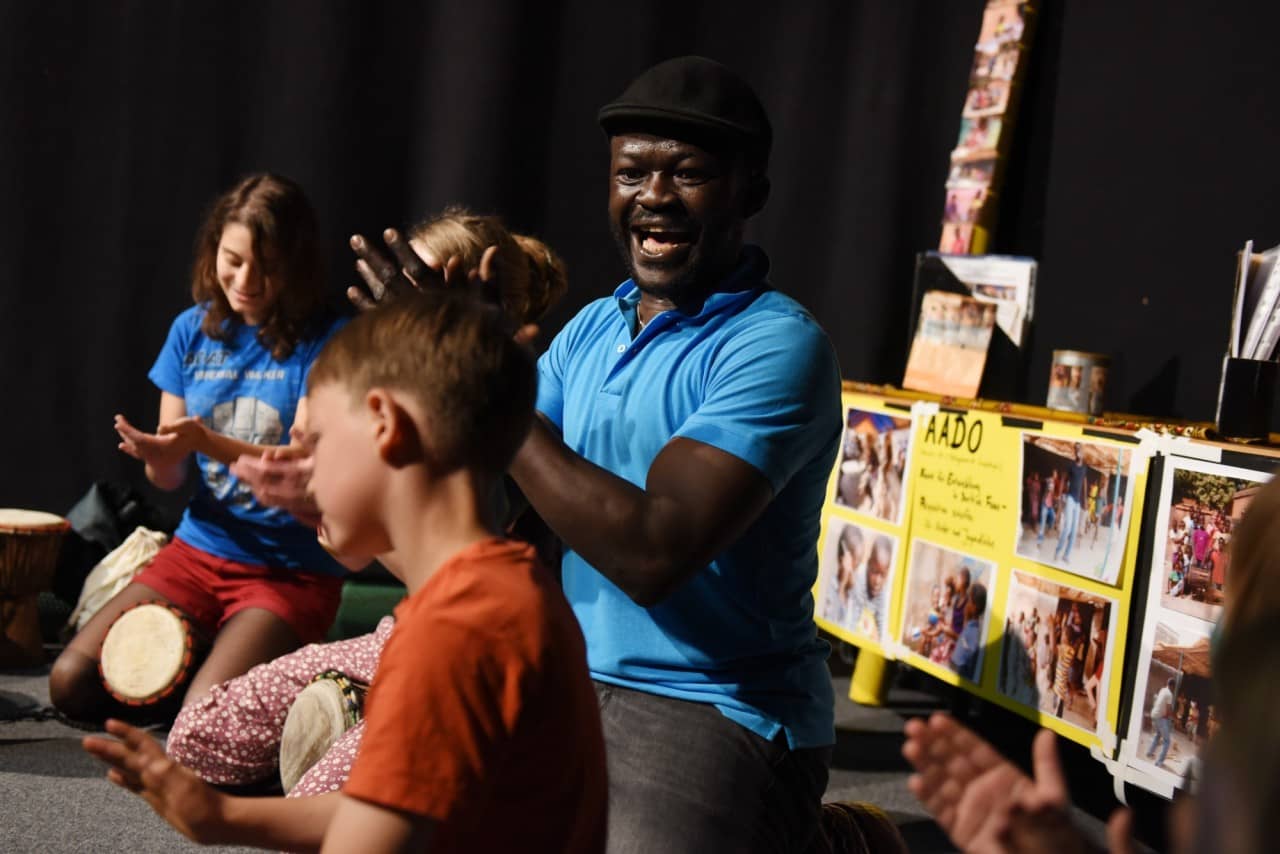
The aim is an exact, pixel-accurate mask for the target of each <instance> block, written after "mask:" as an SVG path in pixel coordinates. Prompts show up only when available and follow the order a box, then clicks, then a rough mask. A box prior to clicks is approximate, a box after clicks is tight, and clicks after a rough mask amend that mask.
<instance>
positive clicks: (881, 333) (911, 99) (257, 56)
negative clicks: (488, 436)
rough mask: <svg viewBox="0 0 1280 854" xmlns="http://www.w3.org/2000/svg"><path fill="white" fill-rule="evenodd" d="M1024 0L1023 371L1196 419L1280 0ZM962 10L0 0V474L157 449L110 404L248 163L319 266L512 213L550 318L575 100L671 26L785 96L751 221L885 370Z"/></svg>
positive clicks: (4, 488)
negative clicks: (204, 222)
mask: <svg viewBox="0 0 1280 854" xmlns="http://www.w3.org/2000/svg"><path fill="white" fill-rule="evenodd" d="M1043 5H1044V8H1043V10H1042V15H1041V21H1040V27H1039V31H1038V33H1037V38H1036V43H1035V44H1034V46H1033V50H1032V59H1031V66H1032V67H1031V73H1030V76H1029V78H1028V80H1027V85H1026V87H1025V92H1024V98H1023V103H1022V112H1021V121H1020V122H1019V124H1018V126H1017V127H1016V131H1015V133H1016V146H1015V150H1014V152H1013V157H1012V162H1011V166H1010V170H1009V181H1008V184H1007V185H1006V189H1005V193H1004V200H1003V207H1002V220H1001V225H1000V228H999V230H998V232H997V239H996V243H995V246H994V249H996V250H999V251H1007V252H1018V253H1024V254H1030V255H1033V256H1035V257H1037V258H1039V259H1040V261H1041V264H1042V267H1041V276H1040V289H1039V299H1038V305H1037V324H1036V327H1035V330H1034V332H1033V335H1032V338H1031V344H1030V351H1029V359H1028V367H1027V371H1026V375H1025V380H1024V383H1023V388H1022V397H1023V399H1025V400H1028V401H1031V402H1042V401H1043V396H1044V389H1045V387H1046V385H1047V376H1048V364H1049V352H1050V351H1051V350H1052V349H1055V348H1073V349H1086V350H1098V351H1103V352H1109V353H1112V354H1114V356H1115V357H1116V360H1117V370H1116V372H1115V376H1114V377H1113V383H1112V393H1111V395H1110V400H1109V403H1110V406H1111V408H1114V409H1121V410H1137V411H1144V412H1149V413H1155V414H1164V415H1182V416H1187V417H1196V418H1210V417H1212V415H1213V406H1214V401H1215V395H1216V387H1217V374H1218V367H1219V360H1220V358H1221V354H1222V351H1223V348H1224V346H1225V339H1226V334H1227V325H1228V318H1229V303H1230V294H1231V280H1232V274H1233V270H1234V265H1235V262H1234V252H1235V251H1236V250H1238V249H1239V247H1240V246H1241V245H1242V244H1243V242H1244V240H1245V239H1246V238H1249V237H1252V238H1254V239H1255V240H1256V241H1257V242H1258V244H1259V245H1260V246H1264V247H1265V246H1270V245H1273V244H1275V243H1277V242H1280V178H1277V175H1278V174H1280V170H1278V169H1277V168H1276V152H1277V151H1278V150H1280V148H1278V147H1277V146H1276V142H1277V131H1276V124H1277V120H1276V119H1275V118H1274V116H1275V110H1274V106H1273V104H1272V103H1270V102H1271V101H1274V98H1275V94H1276V93H1275V91H1274V87H1275V86H1276V83H1277V81H1280V54H1277V52H1276V51H1275V50H1274V45H1273V42H1274V38H1273V34H1274V33H1275V32H1277V31H1278V30H1280V5H1277V4H1274V3H1271V2H1255V3H1232V2H1222V3H1215V4H1191V3H1186V4H1169V3H1164V2H1159V3H1158V2H1129V3H1114V2H1107V0H1071V2H1069V3H1068V2H1067V0H1045V2H1044V4H1043ZM1176 7H1181V8H1176ZM981 9H982V2H981V0H949V2H940V1H939V0H935V1H934V2H927V0H917V1H916V2H908V0H894V2H889V0H867V2H846V0H838V1H837V0H832V2H825V3H820V2H812V3H809V2H805V3H789V4H783V3H777V2H758V1H757V0H733V2H727V0H726V2H695V1H694V0H682V1H681V2H648V3H643V2H638V3H631V4H613V3H599V2H593V0H564V2H550V0H549V1H548V2H543V3H532V2H515V0H510V2H503V0H469V2H466V3H457V2H422V3H413V4H410V3H404V4H400V3H394V4H393V3H373V2H360V3H357V2H336V0H331V1H330V2H314V0H297V2H289V0H275V2H257V3H226V2H219V3H215V2H162V0H155V1H154V2H119V0H115V2H99V3H81V2H74V3H73V2H49V0H40V2H16V1H15V0H0V69H2V70H0V129H2V132H0V181H2V182H3V184H2V185H0V268H2V269H3V271H4V274H5V276H6V279H7V280H6V281H5V282H4V284H3V287H2V288H0V390H2V392H3V399H4V401H6V404H7V411H6V412H5V413H4V416H3V418H0V455H2V456H0V471H2V472H3V475H2V476H0V506H18V507H27V508H37V509H46V510H52V511H55V512H63V511H65V510H66V509H67V508H68V507H69V506H70V504H71V503H72V502H73V501H74V500H75V499H76V498H78V497H79V496H80V495H81V494H82V493H83V492H84V490H85V489H86V488H87V487H88V485H89V484H90V483H91V482H92V481H93V480H95V479H99V478H111V479H117V480H128V481H131V482H133V483H136V484H141V483H142V482H143V477H142V472H141V466H139V465H138V464H137V463H135V462H134V461H132V460H130V459H129V458H127V457H125V456H123V455H122V454H120V453H119V452H118V451H117V450H116V448H115V445H116V438H115V435H114V433H113V431H112V429H111V416H112V414H113V413H115V412H122V413H124V414H126V415H127V416H128V417H130V418H131V419H134V420H136V421H137V422H138V423H140V424H142V425H146V426H152V425H153V424H154V419H155V416H156V412H157V402H158V393H157V392H156V390H155V389H154V388H153V387H152V386H151V385H150V383H149V382H148V381H147V379H146V373H147V370H148V369H149V368H150V366H151V363H152V360H153V359H154V358H155V355H156V353H157V352H158V349H159V347H160V344H161V342H162V341H163V340H164V336H165V333H166V331H167V329H168V326H169V323H170V321H171V320H172V318H173V316H174V315H175V314H176V313H177V312H178V311H180V310H181V309H182V308H184V307H185V306H186V305H187V304H188V303H189V295H188V280H187V276H188V267H189V264H190V252H191V244H192V239H193V236H194V233H195V228H196V225H197V223H198V221H199V219H200V216H201V214H202V212H203V209H204V206H205V205H206V204H207V203H208V202H209V201H210V200H211V199H212V197H213V196H214V195H215V194H217V193H218V192H220V191H221V190H223V189H225V188H226V187H227V186H229V185H230V184H231V183H233V182H234V181H235V180H236V179H237V178H238V177H239V176H241V175H242V174H244V173H247V172H251V171H257V170H264V169H266V170H274V171H279V172H283V173H285V174H288V175H290V176H292V177H294V178H296V179H297V180H298V181H300V182H301V183H302V184H303V186H305V187H306V188H307V190H308V192H309V194H310V195H311V197H312V200H313V201H314V202H315V204H316V206H317V207H318V209H319V211H320V214H321V219H322V223H323V228H324V232H325V234H326V235H327V238H328V241H329V246H330V249H331V251H330V255H329V260H330V271H331V276H332V279H331V281H332V286H333V290H334V294H335V299H337V298H339V297H338V294H339V292H340V291H341V289H342V288H343V287H344V286H345V285H346V284H349V283H351V282H352V281H353V280H354V274H353V273H352V272H351V267H350V263H351V258H350V255H349V253H348V252H347V250H346V237H347V236H348V235H349V234H351V233H352V232H355V231H363V232H365V233H376V232H377V231H378V230H379V229H380V228H381V227H383V226H384V225H390V224H401V225H402V224H406V223H408V222H409V221H411V220H414V219H417V218H420V217H421V216H423V215H425V214H427V213H429V212H431V211H435V210H437V209H439V208H440V207H442V206H443V205H445V204H446V203H450V202H463V203H466V204H468V205H470V206H471V207H473V208H474V209H477V210H481V211H493V212H498V213H501V214H503V215H504V216H505V217H506V218H507V220H508V221H509V223H510V224H511V225H513V226H514V227H516V228H518V229H521V230H526V231H529V232H532V233H535V234H538V235H539V236H541V237H543V238H544V239H546V240H547V241H548V242H550V243H551V244H552V245H553V246H555V247H557V248H558V249H559V250H560V251H561V253H562V254H563V255H564V256H565V258H566V259H567V261H568V263H569V265H570V272H571V278H572V287H571V290H570V294H569V297H568V298H567V299H566V301H565V303H564V304H563V306H561V307H560V308H559V309H558V310H556V311H555V312H554V313H553V315H552V316H551V317H550V318H549V320H548V323H547V324H546V330H547V333H548V334H550V333H552V332H554V331H555V330H556V329H558V328H559V327H560V325H561V324H563V322H564V321H565V320H566V319H567V318H568V317H569V316H570V315H571V314H572V313H573V312H574V311H576V310H577V309H578V308H579V307H580V306H581V305H583V304H584V303H585V302H586V301H587V300H589V299H592V298H594V297H596V296H600V295H603V294H606V293H608V292H609V291H610V290H611V289H612V288H613V287H614V286H615V285H616V283H617V282H618V281H619V280H620V278H621V277H622V276H623V272H622V266H621V263H620V262H619V260H618V259H617V257H616V254H615V252H614V249H613V247H612V242H611V240H610V238H609V236H608V227H607V223H606V220H605V216H604V213H605V211H604V207H605V204H604V203H605V189H606V176H607V161H606V146H605V141H604V138H603V136H602V134H601V133H600V131H599V130H598V128H597V126H596V124H595V118H594V117H595V111H596V109H597V108H598V107H599V106H600V105H601V104H603V103H605V102H606V101H608V100H609V99H611V98H612V97H613V96H615V95H616V94H617V93H618V92H619V91H620V90H621V89H622V87H623V86H624V85H625V84H626V82H627V81H628V80H629V79H630V78H631V77H633V76H634V75H635V74H636V73H638V72H639V71H640V70H642V69H643V68H645V67H647V66H648V65H650V64H651V63H653V62H656V61H658V60H661V59H664V58H667V57H670V56H674V55H679V54H683V53H701V54H704V55H707V56H710V57H713V58H715V59H718V60H720V61H722V62H725V63H727V64H729V65H731V66H734V67H736V68H737V69H739V70H740V71H741V72H742V73H743V74H745V75H746V76H747V77H748V78H749V79H751V80H752V81H753V83H754V84H755V85H756V87H757V88H758V90H759V92H760V94H761V96H762V98H763V99H764V101H765V103H766V105H767V106H768V107H769V109H770V111H771V114H772V117H773V120H774V124H775V127H776V131H777V133H776V136H777V144H776V148H775V153H774V157H773V160H772V164H771V174H772V178H773V185H774V192H773V196H772V198H771V200H770V203H769V205H768V206H767V207H766V209H765V211H764V212H763V213H762V214H761V215H760V216H759V217H757V219H756V220H755V221H754V222H753V225H752V228H751V237H752V239H754V240H757V241H758V242H760V243H762V244H763V245H764V246H765V247H766V248H767V249H768V250H769V252H770V254H771V256H772V258H773V261H774V277H773V278H774V281H775V284H777V285H778V286H779V287H780V288H782V289H784V290H786V291H788V292H790V293H791V294H792V295H794V296H795V297H796V298H798V299H799V300H800V301H801V302H803V303H804V304H806V305H807V306H809V307H810V308H811V309H812V310H813V311H814V312H815V314H816V315H817V316H818V318H819V319H820V320H821V321H822V323H823V324H824V325H825V326H826V328H827V330H828V331H829V333H830V335H831V337H832V340H833V341H834V342H835V344H836V347H837V349H838V351H839V355H840V361H841V365H842V368H843V372H844V375H845V376H846V377H848V378H851V379H864V380H871V381H877V382H894V381H897V380H899V379H900V378H901V373H902V368H903V363H904V356H905V343H906V342H905V337H906V329H907V322H908V311H909V302H910V290H911V270H912V265H913V257H914V254H915V253H916V252H917V251H919V250H922V249H928V248H932V247H933V246H934V245H935V244H936V243H937V238H938V233H939V224H938V222H939V218H940V215H941V210H942V200H943V187H942V184H943V181H944V180H945V176H946V171H947V155H948V152H949V151H950V149H951V147H952V146H953V145H954V142H955V138H956V135H957V132H958V127H959V121H960V108H961V103H962V100H963V97H964V92H965V89H966V78H967V74H968V70H969V67H970V64H971V60H972V51H973V42H974V40H975V38H976V35H977V31H978V25H979V21H980V17H981ZM168 500H169V501H171V502H173V501H177V498H170V499H168Z"/></svg>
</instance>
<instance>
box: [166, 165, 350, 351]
mask: <svg viewBox="0 0 1280 854" xmlns="http://www.w3.org/2000/svg"><path fill="white" fill-rule="evenodd" d="M229 223H239V224H241V225H243V226H245V227H246V228H248V229H249V233H250V234H252V235H253V252H254V255H255V256H257V258H258V260H259V261H260V262H261V264H262V270H263V275H265V276H267V277H269V278H271V279H273V280H274V281H275V283H276V285H277V286H278V287H279V296H278V297H277V298H276V301H275V304H274V305H272V306H271V310H270V313H269V314H268V315H267V317H266V319H265V320H264V321H263V323H262V325H261V327H260V328H259V329H258V341H259V342H260V343H261V344H262V346H263V347H266V348H267V349H268V350H270V351H271V355H272V357H274V358H275V359H276V360H277V361H283V360H285V359H287V358H288V357H289V355H290V354H291V353H292V352H293V349H294V347H295V346H297V344H298V342H299V341H302V340H304V339H307V338H310V337H313V336H314V335H316V334H317V333H318V332H319V331H320V330H321V329H322V328H323V321H324V320H325V319H326V317H327V315H328V313H329V312H328V304H327V302H326V299H325V292H324V277H323V273H322V270H323V265H322V263H321V260H320V241H319V234H318V232H319V227H318V225H317V221H316V213H315V210H314V209H313V208H312V207H311V202H309V201H308V200H307V197H306V195H305V194H304V193H303V192H302V188H301V187H299V186H298V185H297V184H296V183H294V182H293V181H291V180H289V179H288V178H285V177H282V176H280V175H272V174H267V173H261V174H257V175H250V176H249V177H247V178H244V179H243V180H241V181H240V183H238V184H236V185H235V186H234V187H232V188H231V189H230V190H228V191H227V192H225V193H223V194H222V195H221V196H219V197H218V198H217V200H216V201H214V203H213V205H212V206H211V207H210V209H209V212H208V213H207V214H206V215H205V218H204V222H203V223H202V224H201V226H200V230H199V232H197V234H196V245H195V263H194V264H193V265H192V270H191V296H192V298H193V299H194V300H195V301H196V303H197V304H198V305H204V306H205V307H206V308H207V313H206V314H205V318H204V321H203V323H202V324H201V329H202V330H203V332H204V334H205V335H208V336H209V337H210V338H215V339H217V340H219V341H227V340H230V338H231V337H232V335H234V334H235V331H236V329H237V328H238V327H239V325H240V323H241V322H242V321H241V319H240V317H239V315H237V314H236V313H235V312H234V311H233V310H232V309H231V306H230V304H229V303H228V302H227V298H226V295H225V294H224V293H223V292H222V286H221V285H220V284H219V283H218V276H217V258H218V243H219V242H220V241H221V239H222V231H223V229H224V228H226V226H227V225H228V224H229Z"/></svg>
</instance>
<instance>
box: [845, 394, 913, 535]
mask: <svg viewBox="0 0 1280 854" xmlns="http://www.w3.org/2000/svg"><path fill="white" fill-rule="evenodd" d="M910 453H911V419H910V418H906V417H898V416H894V415H886V414H884V413H880V412H867V411H866V410H862V409H854V408H853V407H850V408H849V410H848V412H846V414H845V428H844V441H843V442H842V443H841V450H840V474H839V475H838V476H837V477H836V494H835V503H836V504H839V505H840V506H842V507H848V508H850V509H851V510H855V511H857V512H858V513H865V514H866V515H868V516H874V517H875V518H877V519H882V520H884V521H885V522H890V523H892V524H894V525H900V524H902V511H903V499H902V488H903V483H904V482H905V480H906V473H907V462H908V458H909V456H910Z"/></svg>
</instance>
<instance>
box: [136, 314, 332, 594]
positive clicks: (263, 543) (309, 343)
mask: <svg viewBox="0 0 1280 854" xmlns="http://www.w3.org/2000/svg"><path fill="white" fill-rule="evenodd" d="M204 316H205V310H204V308H203V307H201V306H194V307H192V308H189V309H187V310H186V311H184V312H182V313H181V314H179V315H178V317H177V318H176V319H175V320H174V322H173V325H172V327H171V328H170V330H169V336H168V338H167V339H166V340H165V343H164V347H163V348H162V349H161V351H160V355H159V357H158V358H157V359H156V363H155V365H154V366H153V367H152V369H151V372H150V373H149V374H148V376H149V377H150V378H151V380H152V382H154V383H155V384H156V386H158V387H159V388H160V389H161V390H162V391H167V392H169V393H170V394H173V395H176V396H178V397H181V398H182V399H183V400H184V402H185V403H186V410H187V414H188V415H192V416H198V417H199V418H200V419H201V420H202V421H203V422H204V423H205V425H206V426H207V427H209V428H210V429H211V430H213V431H214V432H217V433H220V434H223V435H226V436H231V437H233V438H236V439H240V440H242V441H245V442H250V443H252V444H255V445H278V444H281V443H283V442H285V441H286V439H287V437H288V435H289V430H290V428H291V427H292V426H293V421H294V418H295V417H296V415H297V408H298V400H299V399H300V398H301V397H303V396H304V395H305V392H306V380H307V373H308V371H309V370H310V367H311V363H312V362H313V361H314V360H315V357H316V356H317V355H318V354H319V352H320V349H321V348H322V347H323V346H324V343H325V341H327V340H328V338H329V336H330V335H331V334H332V333H333V332H334V331H336V330H337V328H338V327H339V326H341V324H342V322H341V321H338V322H335V323H334V324H332V325H331V326H330V327H329V328H328V329H327V330H326V331H325V332H324V333H323V334H322V335H319V336H317V337H316V338H314V339H310V340H305V341H300V342H298V344H297V346H295V347H294V350H293V352H292V353H291V354H290V355H289V356H288V357H287V358H286V359H284V360H283V361H277V360H276V359H275V358H274V357H273V356H272V355H271V352H270V351H269V350H267V349H266V348H265V347H263V346H262V345H261V344H260V343H259V342H258V340H257V332H258V330H257V328H256V327H251V326H244V325H241V326H239V327H238V328H237V329H236V330H235V332H234V334H233V335H232V336H231V338H230V339H229V340H227V341H219V340H217V339H214V338H210V337H209V336H207V335H205V333H204V332H203V330H202V329H201V323H202V322H203V320H204ZM196 464H197V467H198V468H199V470H200V483H199V484H198V485H197V487H196V491H195V494H194V495H193V497H192V499H191V502H190V504H188V506H187V510H186V512H185V513H184V514H183V517H182V522H181V524H180V525H179V526H178V530H177V532H176V535H177V536H178V537H180V538H182V539H183V540H184V541H186V542H187V543H189V544H190V545H193V546H195V547H196V548H199V549H202V550H203V551H206V552H208V553H210V554H212V555H215V556H217V557H221V558H225V559H228V560H235V561H241V562H245V563H256V564H264V565H268V566H283V567H288V568H292V569H303V570H308V571H312V572H322V573H326V574H335V575H336V574H345V570H344V569H343V568H342V567H341V565H340V564H338V563H337V562H336V561H334V560H333V558H332V557H331V556H330V555H329V554H328V553H327V552H325V551H324V549H323V548H322V547H321V546H320V545H319V543H318V542H317V541H316V536H315V532H314V531H313V530H311V529H310V528H306V527H304V526H302V525H301V524H299V523H298V522H297V520H295V519H294V518H293V517H292V516H290V515H289V514H288V513H286V512H285V511H283V510H280V509H279V508H275V507H267V506H265V505H263V504H260V503H259V502H258V500H257V499H256V498H255V497H254V495H253V492H252V490H251V489H250V488H249V487H248V485H247V484H244V483H241V482H240V481H239V480H238V479H237V478H236V477H234V476H233V475H232V474H231V471H230V468H229V467H228V466H227V465H225V464H223V463H220V462H218V461H217V460H214V459H210V458H209V457H206V456H204V455H203V454H197V455H196Z"/></svg>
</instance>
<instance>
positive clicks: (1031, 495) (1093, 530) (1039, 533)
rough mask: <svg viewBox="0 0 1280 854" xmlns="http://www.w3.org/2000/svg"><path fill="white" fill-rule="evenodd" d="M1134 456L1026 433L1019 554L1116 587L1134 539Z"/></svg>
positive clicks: (1102, 446) (1127, 451)
mask: <svg viewBox="0 0 1280 854" xmlns="http://www.w3.org/2000/svg"><path fill="white" fill-rule="evenodd" d="M1132 465H1133V451H1132V450H1130V449H1128V448H1123V447H1120V446H1118V445H1111V444H1104V443H1101V442H1084V441H1078V440H1073V439H1064V438H1057V437H1053V436H1044V435H1040V434H1036V433H1030V432H1027V433H1023V434H1022V478H1021V485H1022V495H1021V518H1020V520H1019V523H1018V538H1017V545H1016V546H1015V548H1014V551H1015V553H1017V554H1018V556H1019V557H1024V558H1027V559H1029V560H1034V561H1037V562H1038V563H1043V564H1047V565H1049V566H1055V567H1057V568H1059V569H1064V570H1066V571H1067V572H1072V573H1075V574H1076V575H1080V576H1084V577H1085V578H1092V579H1095V580H1097V581H1101V582H1102V583H1104V584H1115V583H1116V580H1117V579H1118V578H1119V576H1120V564H1121V561H1122V559H1123V557H1124V550H1125V545H1126V543H1127V541H1128V525H1127V522H1128V519H1129V516H1128V514H1127V512H1126V508H1128V507H1129V506H1130V505H1131V504H1132V503H1133V495H1132V489H1133V485H1132V480H1133V479H1132V477H1131V476H1130V467H1131V466H1132Z"/></svg>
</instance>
